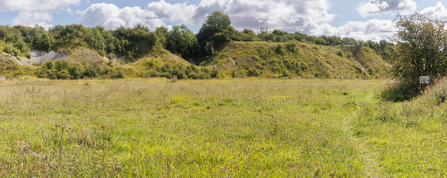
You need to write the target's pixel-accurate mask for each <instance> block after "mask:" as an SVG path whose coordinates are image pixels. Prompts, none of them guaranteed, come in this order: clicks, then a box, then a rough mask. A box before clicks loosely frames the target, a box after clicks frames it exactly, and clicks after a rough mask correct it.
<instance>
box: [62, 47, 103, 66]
mask: <svg viewBox="0 0 447 178" xmlns="http://www.w3.org/2000/svg"><path fill="white" fill-rule="evenodd" d="M66 60H67V61H68V62H78V63H90V64H104V63H107V62H108V61H107V60H106V59H104V57H102V56H100V55H99V54H98V53H97V52H96V51H92V50H89V49H86V48H78V49H76V50H74V51H73V52H72V53H71V54H70V55H69V56H68V58H67V59H66Z"/></svg>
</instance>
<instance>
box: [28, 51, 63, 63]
mask: <svg viewBox="0 0 447 178" xmlns="http://www.w3.org/2000/svg"><path fill="white" fill-rule="evenodd" d="M30 54H31V60H30V62H31V63H45V62H47V61H52V60H56V59H66V58H67V57H68V56H69V55H68V54H63V53H60V52H54V51H50V52H49V53H47V52H44V51H37V50H31V51H30ZM22 59H23V58H22ZM25 60H26V59H25Z"/></svg>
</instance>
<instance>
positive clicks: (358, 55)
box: [204, 42, 390, 78]
mask: <svg viewBox="0 0 447 178" xmlns="http://www.w3.org/2000/svg"><path fill="white" fill-rule="evenodd" d="M278 45H282V50H281V53H282V54H281V53H278V52H277V51H276V47H277V46H278ZM297 48H298V49H297V50H298V52H295V53H293V52H290V51H289V50H287V48H286V46H285V43H267V42H230V43H229V44H227V45H225V46H224V47H221V49H219V50H217V55H216V56H214V57H213V58H212V60H211V62H208V63H205V64H204V65H206V66H213V67H217V68H219V69H221V70H222V71H224V73H225V74H226V75H227V76H231V74H232V72H233V70H235V66H234V65H233V62H234V63H235V64H236V73H237V75H245V76H247V75H249V72H248V71H249V69H250V68H257V69H258V70H260V71H262V72H261V77H271V76H273V75H277V76H281V72H279V71H274V70H272V66H275V65H278V64H279V66H281V65H283V64H282V62H283V61H285V60H288V61H294V62H296V63H302V64H304V65H305V66H307V70H302V71H301V74H297V72H295V71H293V70H290V71H291V73H292V75H293V76H295V77H297V76H301V77H305V78H313V77H315V76H316V77H319V78H387V77H388V71H389V70H390V66H389V64H387V63H386V62H385V61H384V60H383V59H382V58H381V57H380V56H378V55H376V54H375V53H374V51H373V50H371V49H370V48H368V47H354V46H345V47H341V46H335V47H332V46H321V45H312V44H306V43H299V42H297ZM338 51H342V52H343V54H344V57H340V56H339V55H337V52H338ZM232 60H234V61H232ZM355 61H357V62H359V63H360V64H361V65H362V66H363V67H364V68H365V71H364V72H363V71H362V70H361V67H360V66H359V65H357V64H356V62H355Z"/></svg>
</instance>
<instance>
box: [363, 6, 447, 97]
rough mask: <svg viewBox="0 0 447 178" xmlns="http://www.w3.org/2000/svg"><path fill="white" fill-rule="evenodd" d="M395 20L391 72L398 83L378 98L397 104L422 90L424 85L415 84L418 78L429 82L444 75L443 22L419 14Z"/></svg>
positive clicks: (446, 52) (446, 66)
mask: <svg viewBox="0 0 447 178" xmlns="http://www.w3.org/2000/svg"><path fill="white" fill-rule="evenodd" d="M396 19H397V20H396V22H395V26H396V28H397V29H399V31H398V33H397V35H396V39H395V42H397V43H398V44H397V48H396V52H397V55H396V57H395V58H394V61H393V64H394V67H393V73H394V77H395V78H396V79H397V80H398V81H397V84H395V85H393V86H390V87H389V88H388V89H387V90H385V91H384V92H383V93H382V97H383V98H385V99H388V100H391V99H392V100H393V101H401V100H407V99H410V98H412V97H414V96H417V95H419V94H420V91H421V90H424V89H425V87H426V86H427V85H420V84H419V76H430V80H431V82H430V83H432V82H433V81H435V80H437V79H439V78H440V77H442V76H446V74H447V35H446V30H445V28H444V27H445V23H444V22H442V21H440V20H437V19H431V18H429V17H428V16H426V15H423V14H418V13H416V14H414V15H411V16H408V17H403V16H400V15H398V16H397V17H396ZM370 47H371V46H370ZM378 48H382V49H383V48H386V43H384V42H383V41H381V42H380V47H378Z"/></svg>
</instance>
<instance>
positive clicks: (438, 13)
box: [421, 2, 447, 21]
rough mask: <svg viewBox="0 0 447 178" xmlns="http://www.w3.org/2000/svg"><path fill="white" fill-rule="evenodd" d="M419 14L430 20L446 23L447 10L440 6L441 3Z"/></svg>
mask: <svg viewBox="0 0 447 178" xmlns="http://www.w3.org/2000/svg"><path fill="white" fill-rule="evenodd" d="M421 14H425V15H428V16H430V17H432V18H438V19H439V20H442V21H447V8H445V6H444V5H442V2H438V4H436V6H434V7H427V8H425V9H423V10H422V11H421Z"/></svg>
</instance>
